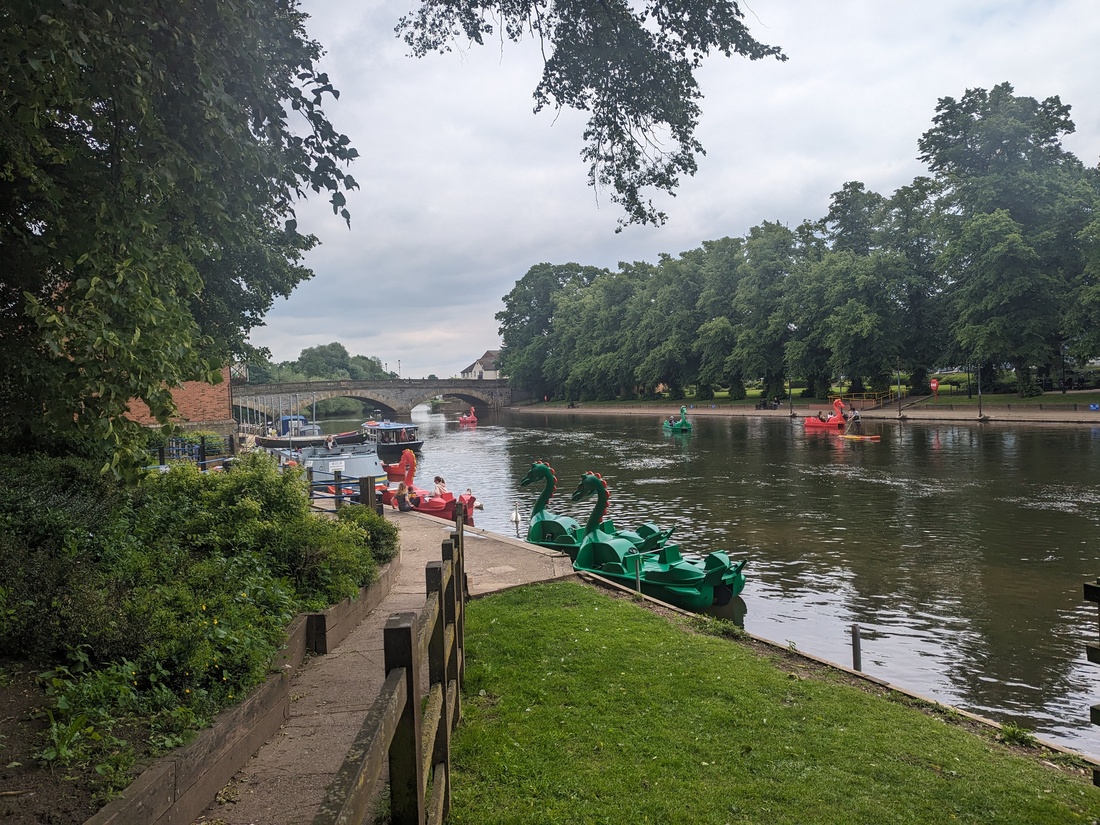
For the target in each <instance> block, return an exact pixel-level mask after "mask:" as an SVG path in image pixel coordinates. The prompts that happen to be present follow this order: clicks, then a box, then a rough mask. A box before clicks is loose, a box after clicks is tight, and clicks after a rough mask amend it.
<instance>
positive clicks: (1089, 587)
mask: <svg viewBox="0 0 1100 825" xmlns="http://www.w3.org/2000/svg"><path fill="white" fill-rule="evenodd" d="M1085 601H1087V602H1093V603H1094V604H1096V605H1098V606H1100V579H1097V580H1096V584H1093V583H1092V582H1085ZM1085 658H1086V659H1088V660H1089V661H1090V662H1092V663H1093V664H1098V665H1100V645H1094V644H1087V645H1085ZM1089 721H1090V722H1092V724H1094V725H1100V705H1093V706H1092V707H1090V708H1089ZM1092 784H1093V785H1097V786H1100V770H1097V769H1096V768H1093V769H1092Z"/></svg>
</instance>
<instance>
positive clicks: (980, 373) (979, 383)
mask: <svg viewBox="0 0 1100 825" xmlns="http://www.w3.org/2000/svg"><path fill="white" fill-rule="evenodd" d="M981 417H982V365H981V364H978V418H981Z"/></svg>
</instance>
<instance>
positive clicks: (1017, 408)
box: [508, 401, 1100, 426]
mask: <svg viewBox="0 0 1100 825" xmlns="http://www.w3.org/2000/svg"><path fill="white" fill-rule="evenodd" d="M681 406H687V408H688V418H697V417H710V416H724V417H759V418H795V419H797V420H799V421H801V419H802V418H806V417H808V416H815V415H817V413H818V411H820V410H830V411H831V407H830V406H829V405H828V404H825V403H822V402H813V403H808V402H806V401H798V402H795V403H794V404H793V405H792V404H789V403H788V404H783V405H782V406H780V408H779V409H776V410H759V409H756V408H755V407H753V406H749V405H747V404H730V403H713V402H712V403H707V402H703V403H700V404H693V403H687V404H685V403H684V402H670V401H663V402H662V401H653V402H640V401H639V402H634V403H620V402H592V403H585V404H578V405H576V406H574V407H570V406H568V405H567V404H564V403H557V402H549V403H537V404H531V405H528V406H514V407H509V408H508V409H509V411H510V412H517V413H526V414H544V415H644V416H653V417H654V418H657V419H661V418H667V417H668V416H669V415H679V412H680V407H681ZM980 409H981V413H980V415H979V407H978V406H977V405H976V404H972V403H952V402H949V401H938V402H931V401H917V402H909V403H904V402H903V404H902V408H901V410H900V412H899V410H898V408H897V407H896V406H893V407H879V408H876V409H863V410H860V417H861V418H862V419H863V420H864V421H868V420H871V421H893V422H899V421H900V422H905V421H953V422H961V423H973V424H978V423H982V424H998V423H999V424H1011V423H1017V424H1020V423H1024V424H1076V425H1086V426H1100V411H1096V410H1090V409H1089V405H1088V404H1087V403H1077V404H1075V403H1072V402H1066V403H1057V404H1051V403H1046V404H1012V403H1007V404H982V406H981V408H980Z"/></svg>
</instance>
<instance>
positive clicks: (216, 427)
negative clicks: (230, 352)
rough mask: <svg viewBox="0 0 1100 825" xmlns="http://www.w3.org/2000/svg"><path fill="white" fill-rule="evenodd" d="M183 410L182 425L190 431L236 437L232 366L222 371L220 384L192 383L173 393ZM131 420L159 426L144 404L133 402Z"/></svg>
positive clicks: (181, 410) (180, 420)
mask: <svg viewBox="0 0 1100 825" xmlns="http://www.w3.org/2000/svg"><path fill="white" fill-rule="evenodd" d="M172 397H173V398H174V399H175V401H176V406H177V407H179V411H180V414H179V419H178V420H179V422H180V423H181V424H182V425H183V427H184V429H186V430H211V431H213V432H217V433H221V434H222V435H233V434H234V433H236V431H237V422H236V421H234V420H233V396H232V389H231V387H230V384H229V367H226V368H225V369H223V370H222V382H221V383H220V384H206V383H203V382H201V381H188V382H186V383H185V384H184V385H183V386H182V387H178V388H176V389H175V390H173V391H172ZM130 418H131V419H133V420H134V421H138V422H140V423H142V424H149V425H153V424H156V419H154V418H153V417H152V416H151V415H150V414H149V408H148V407H146V406H145V404H144V403H143V402H141V401H131V402H130Z"/></svg>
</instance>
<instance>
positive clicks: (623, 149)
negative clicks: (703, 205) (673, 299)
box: [398, 0, 786, 224]
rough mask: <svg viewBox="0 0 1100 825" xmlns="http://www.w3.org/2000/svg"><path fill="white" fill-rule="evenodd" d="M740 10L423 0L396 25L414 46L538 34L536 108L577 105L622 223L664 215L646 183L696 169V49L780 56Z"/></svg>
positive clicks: (652, 1) (600, 182) (680, 1)
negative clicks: (621, 212)
mask: <svg viewBox="0 0 1100 825" xmlns="http://www.w3.org/2000/svg"><path fill="white" fill-rule="evenodd" d="M743 20H744V15H743V13H742V11H741V8H740V5H739V4H738V3H736V2H732V0H641V2H630V0H603V1H602V2H598V3H583V2H571V0H519V1H518V2H516V0H422V2H421V4H420V6H419V7H418V8H417V9H416V11H414V12H413V13H412V14H411V15H409V16H407V17H405V18H403V19H402V20H401V23H400V25H399V27H398V29H399V31H401V32H403V33H404V36H405V40H406V42H407V43H408V44H409V45H410V46H411V47H412V49H413V53H414V54H416V55H421V56H422V55H425V54H428V53H429V52H432V51H441V52H442V51H448V50H449V49H450V48H451V46H452V44H453V43H456V42H457V43H461V42H474V43H477V44H479V45H480V44H482V43H484V42H485V40H486V39H490V40H491V39H503V38H507V39H509V40H512V41H519V40H521V39H522V38H524V37H526V36H528V35H530V36H532V37H533V38H534V39H536V40H538V41H539V43H540V45H541V47H542V49H543V54H544V55H545V61H544V66H543V72H542V79H541V81H540V82H539V84H538V86H537V88H536V89H535V95H534V96H535V111H541V110H542V109H544V108H550V109H561V108H566V107H568V108H573V109H577V110H579V111H583V112H586V113H587V114H588V124H587V126H586V127H585V130H584V141H585V146H584V149H583V150H582V152H581V157H582V158H583V160H584V161H585V162H586V163H587V164H588V168H589V173H588V177H589V183H590V184H591V185H593V186H599V187H609V188H610V190H611V199H612V200H613V201H614V202H617V203H619V204H621V205H622V208H623V210H624V211H625V213H626V216H625V218H624V219H623V221H622V222H621V223H625V224H632V223H642V224H646V223H655V224H661V223H663V222H664V221H665V219H666V216H665V214H664V213H663V212H661V211H660V210H658V209H657V208H656V207H655V206H654V205H653V202H652V201H651V200H648V198H647V195H646V194H645V192H646V191H647V190H648V189H651V188H652V189H656V190H658V191H665V192H672V191H673V190H674V189H675V188H676V186H677V184H678V183H679V179H680V176H681V175H693V174H694V173H695V170H696V168H697V164H696V160H695V158H696V156H697V155H698V154H700V153H701V152H702V151H703V147H702V145H701V144H700V143H699V141H698V139H697V138H696V137H695V129H696V126H697V125H698V122H699V114H700V109H699V104H698V101H699V100H700V99H701V98H702V93H701V92H700V90H699V85H698V82H697V81H696V79H695V72H696V70H697V69H698V68H699V67H700V65H701V63H702V60H703V58H704V57H706V56H707V55H708V54H711V53H713V52H717V53H719V54H722V55H725V56H726V57H729V56H731V55H733V54H739V55H743V56H745V57H748V58H749V59H751V60H758V59H761V58H764V57H775V58H777V59H779V60H785V59H786V57H785V56H784V55H783V54H782V53H781V52H780V50H779V49H778V48H776V47H774V46H767V45H764V44H763V43H760V42H758V41H757V40H756V39H755V38H754V37H753V36H752V35H751V34H750V33H749V30H748V28H747V27H746V26H745V24H744V22H743ZM664 147H668V148H667V149H666V148H664Z"/></svg>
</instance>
